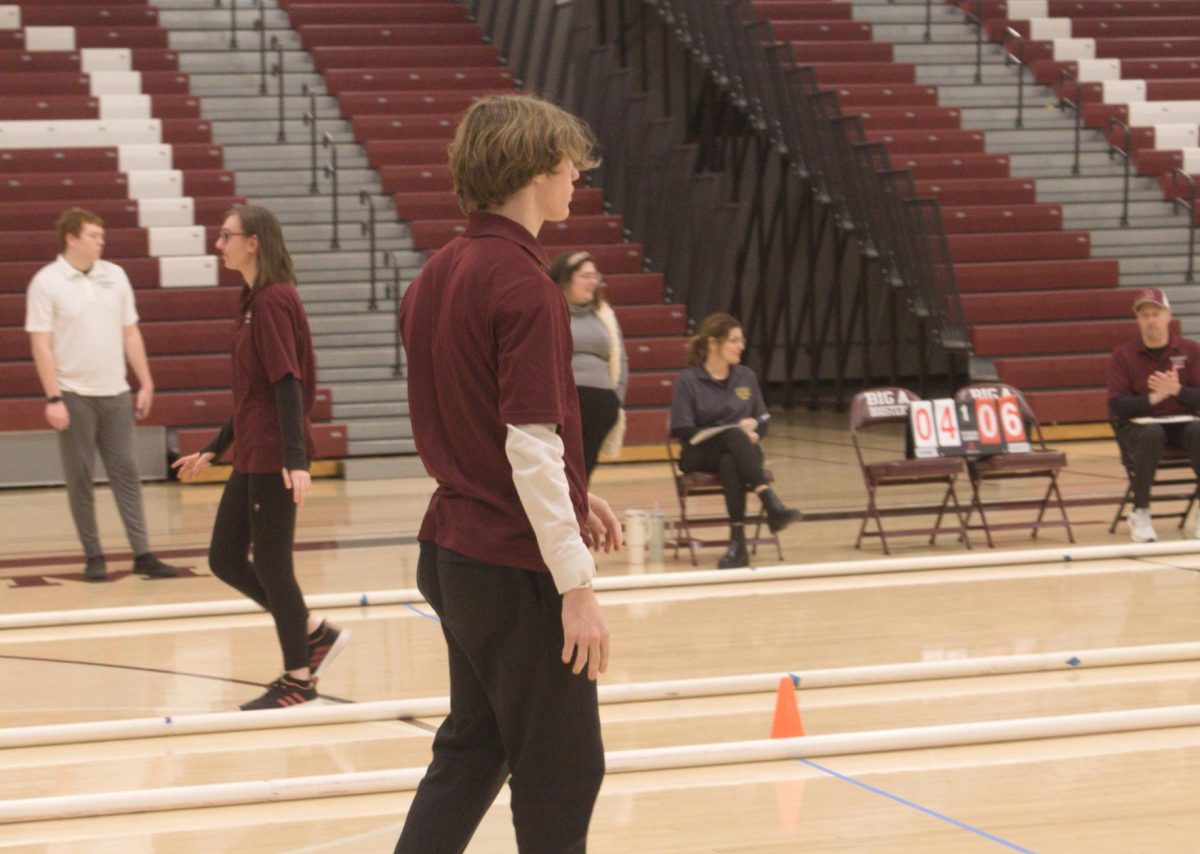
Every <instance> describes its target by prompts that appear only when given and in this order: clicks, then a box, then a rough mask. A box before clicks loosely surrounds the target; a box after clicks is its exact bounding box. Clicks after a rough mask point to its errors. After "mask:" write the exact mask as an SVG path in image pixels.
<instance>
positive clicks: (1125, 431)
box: [1117, 421, 1200, 508]
mask: <svg viewBox="0 0 1200 854" xmlns="http://www.w3.org/2000/svg"><path fill="white" fill-rule="evenodd" d="M1117 442H1118V443H1119V444H1120V446H1121V455H1122V457H1124V458H1125V459H1126V460H1128V461H1129V462H1130V467H1131V469H1132V471H1131V473H1130V482H1131V483H1132V484H1133V506H1134V507H1140V508H1147V507H1149V506H1150V486H1151V484H1152V483H1153V482H1154V473H1155V472H1156V471H1158V461H1159V460H1160V459H1161V458H1162V452H1163V449H1164V448H1166V447H1167V446H1168V445H1170V446H1171V447H1173V448H1180V449H1182V450H1184V451H1187V453H1188V457H1189V458H1190V459H1191V463H1192V468H1193V469H1195V470H1196V474H1197V476H1200V422H1196V421H1193V422H1191V423H1189V424H1133V423H1131V422H1129V421H1122V422H1121V423H1120V424H1118V425H1117Z"/></svg>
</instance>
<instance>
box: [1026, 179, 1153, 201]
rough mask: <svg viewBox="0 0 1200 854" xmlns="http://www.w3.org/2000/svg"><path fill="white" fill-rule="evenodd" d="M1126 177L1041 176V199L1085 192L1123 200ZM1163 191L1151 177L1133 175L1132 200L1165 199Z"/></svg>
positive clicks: (1094, 197)
mask: <svg viewBox="0 0 1200 854" xmlns="http://www.w3.org/2000/svg"><path fill="white" fill-rule="evenodd" d="M1123 184H1124V178H1122V176H1120V175H1102V176H1100V175H1059V176H1051V177H1047V178H1039V179H1038V201H1053V200H1058V199H1060V198H1061V199H1062V200H1063V201H1066V200H1067V199H1066V197H1068V196H1080V195H1083V196H1085V197H1086V198H1084V199H1082V201H1086V200H1087V199H1092V200H1094V201H1104V202H1111V201H1120V200H1121V193H1122V187H1123ZM1162 197H1163V196H1162V191H1161V190H1160V189H1159V187H1158V184H1157V183H1155V181H1154V180H1153V179H1152V178H1145V177H1132V176H1131V177H1130V179H1129V199H1130V201H1135V200H1136V201H1139V202H1154V201H1159V202H1160V201H1162Z"/></svg>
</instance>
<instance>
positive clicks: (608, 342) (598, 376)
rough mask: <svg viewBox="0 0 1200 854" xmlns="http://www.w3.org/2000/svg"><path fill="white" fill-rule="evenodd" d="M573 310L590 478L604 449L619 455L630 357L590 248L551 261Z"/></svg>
mask: <svg viewBox="0 0 1200 854" xmlns="http://www.w3.org/2000/svg"><path fill="white" fill-rule="evenodd" d="M550 276H551V278H553V279H554V281H555V282H557V283H558V286H559V287H560V288H562V292H563V297H564V298H565V299H566V301H567V308H568V309H569V310H570V312H571V336H572V338H574V341H575V355H574V357H573V358H572V359H571V368H572V370H573V372H574V374H575V385H576V386H577V387H578V389H579V413H580V415H581V416H582V421H583V461H584V464H585V465H586V466H587V474H588V479H589V480H590V479H591V476H592V469H594V468H595V467H596V461H597V460H598V459H599V457H600V454H601V453H602V452H603V454H604V455H605V456H606V457H615V456H617V454H619V453H620V452H621V442H622V441H623V440H624V438H625V410H624V409H623V408H622V406H623V405H624V403H625V387H626V385H627V384H628V381H629V359H628V358H627V357H626V355H625V342H624V340H623V339H622V337H621V327H620V325H619V324H618V323H617V317H616V314H615V313H614V312H613V310H612V308H611V307H610V306H609V304H608V303H607V302H605V301H604V298H603V297H601V296H600V287H601V285H602V284H603V280H602V279H601V277H600V272H599V271H598V270H597V269H596V262H595V260H594V259H593V258H592V256H591V255H589V254H588V253H587V252H565V253H563V254H562V255H559V256H558V257H557V258H555V259H554V262H553V263H552V264H551V265H550Z"/></svg>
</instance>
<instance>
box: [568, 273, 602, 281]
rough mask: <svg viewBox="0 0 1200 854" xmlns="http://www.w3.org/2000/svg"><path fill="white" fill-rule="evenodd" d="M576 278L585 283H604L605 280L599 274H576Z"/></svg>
mask: <svg viewBox="0 0 1200 854" xmlns="http://www.w3.org/2000/svg"><path fill="white" fill-rule="evenodd" d="M575 275H576V276H578V277H579V278H581V279H583V280H584V281H585V282H597V283H599V282H603V281H604V278H603V277H602V276H601V275H600V274H599V273H576V274H575Z"/></svg>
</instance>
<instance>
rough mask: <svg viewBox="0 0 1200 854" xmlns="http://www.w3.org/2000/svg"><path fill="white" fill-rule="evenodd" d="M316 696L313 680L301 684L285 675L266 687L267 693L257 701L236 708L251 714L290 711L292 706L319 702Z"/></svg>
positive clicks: (315, 686)
mask: <svg viewBox="0 0 1200 854" xmlns="http://www.w3.org/2000/svg"><path fill="white" fill-rule="evenodd" d="M320 700H321V698H320V696H318V694H317V683H316V682H314V681H313V680H311V679H310V680H309V681H307V682H301V681H300V680H299V679H295V678H293V677H291V676H288V675H287V674H286V673H285V674H283V675H282V676H280V677H279V678H278V679H276V680H275V681H274V682H272V683H271V684H270V685H268V686H267V693H265V694H263V695H262V696H261V697H259V698H258V699H257V700H251V701H250V702H249V703H242V704H241V705H240V706H238V708H239V709H241V710H242V711H243V712H253V711H256V710H258V709H290V708H291V707H292V706H304V705H307V704H309V703H317V702H320Z"/></svg>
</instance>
